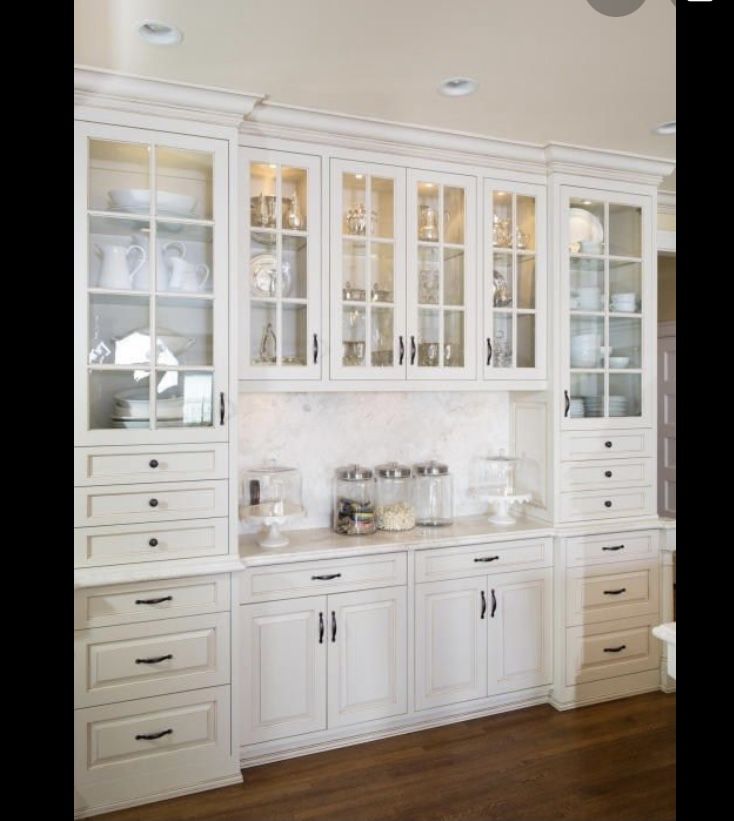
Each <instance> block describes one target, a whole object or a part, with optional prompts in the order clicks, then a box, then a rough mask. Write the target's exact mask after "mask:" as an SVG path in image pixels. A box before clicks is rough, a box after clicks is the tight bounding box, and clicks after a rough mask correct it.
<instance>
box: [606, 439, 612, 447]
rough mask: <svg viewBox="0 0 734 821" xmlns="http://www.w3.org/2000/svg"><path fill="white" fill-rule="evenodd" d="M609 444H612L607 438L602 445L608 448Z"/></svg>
mask: <svg viewBox="0 0 734 821" xmlns="http://www.w3.org/2000/svg"><path fill="white" fill-rule="evenodd" d="M611 446H612V443H611V441H610V440H609V439H607V441H606V442H605V443H604V447H605V448H610V447H611Z"/></svg>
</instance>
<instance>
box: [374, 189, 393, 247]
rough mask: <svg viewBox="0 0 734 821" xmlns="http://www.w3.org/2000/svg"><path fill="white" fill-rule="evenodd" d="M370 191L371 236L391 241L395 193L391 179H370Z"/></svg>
mask: <svg viewBox="0 0 734 821" xmlns="http://www.w3.org/2000/svg"><path fill="white" fill-rule="evenodd" d="M370 186H371V187H370V191H371V201H372V202H371V204H372V208H371V209H370V210H371V211H372V215H373V219H372V220H371V222H370V226H369V227H371V230H372V234H373V236H375V237H380V238H382V239H392V237H393V233H394V231H393V225H394V223H395V217H394V209H395V191H394V183H393V181H392V180H391V179H382V178H381V177H370Z"/></svg>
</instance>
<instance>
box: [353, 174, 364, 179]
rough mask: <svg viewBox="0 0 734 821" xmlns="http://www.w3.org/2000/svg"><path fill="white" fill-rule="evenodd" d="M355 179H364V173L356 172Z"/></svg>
mask: <svg viewBox="0 0 734 821" xmlns="http://www.w3.org/2000/svg"><path fill="white" fill-rule="evenodd" d="M354 179H355V180H362V179H364V174H355V175H354Z"/></svg>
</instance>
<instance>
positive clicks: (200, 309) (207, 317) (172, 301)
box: [155, 297, 214, 367]
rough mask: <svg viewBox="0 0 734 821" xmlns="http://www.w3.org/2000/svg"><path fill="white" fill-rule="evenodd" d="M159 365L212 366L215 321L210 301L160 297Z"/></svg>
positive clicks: (157, 316)
mask: <svg viewBox="0 0 734 821" xmlns="http://www.w3.org/2000/svg"><path fill="white" fill-rule="evenodd" d="M155 335H156V364H158V365H167V366H169V367H170V366H178V365H181V366H196V367H202V366H212V365H213V364H214V317H213V314H212V306H211V303H210V302H208V301H202V300H197V299H181V298H180V297H160V298H159V299H158V300H156V324H155Z"/></svg>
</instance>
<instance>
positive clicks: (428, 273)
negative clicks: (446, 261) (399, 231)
mask: <svg viewBox="0 0 734 821" xmlns="http://www.w3.org/2000/svg"><path fill="white" fill-rule="evenodd" d="M440 288H441V262H440V257H439V253H438V248H431V247H429V246H425V245H420V246H419V247H418V303H419V304H421V305H438V301H439V295H440Z"/></svg>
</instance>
